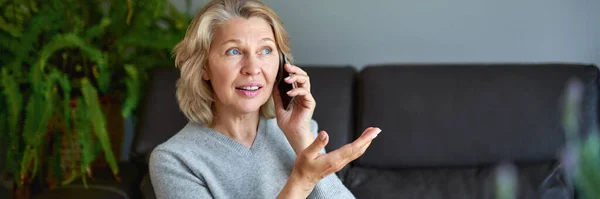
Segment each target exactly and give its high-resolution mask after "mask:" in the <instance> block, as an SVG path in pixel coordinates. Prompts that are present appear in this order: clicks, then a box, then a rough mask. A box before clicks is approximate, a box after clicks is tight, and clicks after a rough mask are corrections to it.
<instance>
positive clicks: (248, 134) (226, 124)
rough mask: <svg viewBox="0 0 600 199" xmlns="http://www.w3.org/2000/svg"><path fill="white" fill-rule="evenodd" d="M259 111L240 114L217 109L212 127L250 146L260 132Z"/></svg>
mask: <svg viewBox="0 0 600 199" xmlns="http://www.w3.org/2000/svg"><path fill="white" fill-rule="evenodd" d="M259 120H260V114H259V112H255V113H248V114H239V113H233V112H232V111H218V110H215V118H214V122H213V125H212V128H213V129H215V130H216V131H217V132H219V133H222V134H223V135H225V136H227V137H230V138H231V139H233V140H235V141H237V142H239V143H241V144H243V145H244V146H246V147H248V148H250V147H251V146H252V144H253V143H254V139H255V138H256V132H258V121H259Z"/></svg>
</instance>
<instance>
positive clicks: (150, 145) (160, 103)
mask: <svg viewBox="0 0 600 199" xmlns="http://www.w3.org/2000/svg"><path fill="white" fill-rule="evenodd" d="M178 79H179V70H177V69H176V68H175V67H166V68H156V69H154V70H152V71H151V72H150V75H149V81H148V83H147V85H146V86H145V87H146V89H145V92H144V97H143V98H142V100H141V102H140V107H139V109H140V113H139V119H138V122H137V125H136V136H135V138H134V140H133V147H132V154H131V158H132V159H134V160H135V161H143V163H147V162H145V161H146V158H147V156H148V155H149V153H150V152H152V150H153V149H154V147H156V146H157V145H158V144H160V143H163V142H165V141H167V139H169V138H170V137H171V136H173V135H175V134H176V133H177V132H179V130H181V128H183V127H184V126H185V124H187V122H188V120H187V118H186V117H185V115H184V114H183V112H181V111H180V109H179V104H178V103H177V97H176V95H175V91H176V87H175V85H176V83H177V80H178Z"/></svg>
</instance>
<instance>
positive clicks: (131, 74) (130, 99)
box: [122, 64, 142, 118]
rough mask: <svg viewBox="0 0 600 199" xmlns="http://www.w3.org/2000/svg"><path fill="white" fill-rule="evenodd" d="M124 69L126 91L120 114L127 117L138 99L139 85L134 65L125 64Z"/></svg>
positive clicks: (137, 73)
mask: <svg viewBox="0 0 600 199" xmlns="http://www.w3.org/2000/svg"><path fill="white" fill-rule="evenodd" d="M125 71H126V72H127V78H126V79H125V84H126V85H127V92H126V95H127V96H126V97H125V103H123V111H122V115H123V117H124V118H126V117H129V115H130V114H131V112H132V111H133V109H134V108H135V105H136V104H137V103H138V101H139V100H140V95H141V92H142V91H141V85H140V76H139V72H138V70H137V69H136V68H135V66H133V65H130V64H127V65H125Z"/></svg>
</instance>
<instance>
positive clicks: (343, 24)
mask: <svg viewBox="0 0 600 199" xmlns="http://www.w3.org/2000/svg"><path fill="white" fill-rule="evenodd" d="M172 2H173V3H174V4H175V5H176V6H177V7H178V8H180V9H182V10H184V9H185V0H172ZM205 2H207V0H204V1H198V0H196V1H194V2H193V6H192V7H191V8H192V13H193V14H196V12H197V11H198V9H199V8H200V7H201V6H202V5H204V3H205ZM265 2H266V3H267V4H269V5H270V6H271V7H272V8H273V9H274V10H275V12H277V14H278V15H279V16H280V17H281V18H282V19H283V21H284V26H285V27H286V29H287V30H288V32H289V33H290V36H291V44H292V50H293V54H294V56H295V58H296V63H297V64H336V65H343V64H350V65H353V66H355V67H357V68H362V67H363V66H365V65H368V64H377V63H415V62H419V63H432V62H579V63H594V64H596V65H599V66H600V0H362V1H359V0H265Z"/></svg>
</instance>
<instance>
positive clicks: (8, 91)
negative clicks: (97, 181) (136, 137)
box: [0, 0, 190, 198]
mask: <svg viewBox="0 0 600 199" xmlns="http://www.w3.org/2000/svg"><path fill="white" fill-rule="evenodd" d="M188 4H189V1H188ZM0 10H1V13H2V14H0V41H2V42H0V163H1V165H0V179H10V181H12V183H9V184H13V185H14V187H13V190H14V196H15V197H19V198H27V197H28V194H29V193H30V192H31V190H29V188H30V185H31V184H32V183H39V184H42V185H43V187H46V188H54V187H58V186H62V185H66V184H69V183H70V182H72V181H73V180H74V179H82V181H83V183H84V184H86V178H87V177H86V176H88V177H89V176H91V174H92V172H91V171H92V170H93V166H92V165H94V164H95V163H97V162H105V163H106V164H107V165H108V166H109V167H110V169H111V170H112V172H113V174H114V176H115V178H116V179H117V180H118V174H119V168H118V166H117V158H116V157H115V155H114V153H115V150H114V149H113V148H114V146H115V145H118V144H120V143H111V139H112V138H113V137H114V136H113V137H111V136H110V135H111V130H109V129H111V125H110V124H107V123H110V122H107V121H108V120H107V119H110V118H115V117H114V116H109V117H107V113H108V112H111V111H110V110H109V109H110V108H108V109H107V107H116V110H118V112H119V114H118V117H119V118H120V120H121V121H122V119H123V117H128V116H129V115H131V114H132V113H134V112H135V109H136V107H137V103H138V101H139V99H140V96H141V91H142V84H141V82H143V81H144V79H145V78H146V72H147V71H149V70H150V69H151V68H152V67H157V66H172V63H173V62H172V60H171V53H170V52H171V49H172V47H173V46H174V45H175V44H176V43H177V42H178V41H179V40H181V38H183V35H184V34H185V28H186V24H188V22H189V20H190V19H189V18H188V16H189V15H185V14H182V13H180V12H179V11H178V10H177V9H176V8H175V7H174V6H173V5H172V4H171V3H170V2H169V1H168V0H155V1H132V0H124V1H110V0H95V1H69V0H48V1H36V0H22V1H7V0H0ZM112 112H113V113H114V112H115V111H114V109H113V111H112ZM121 131H122V130H121ZM99 157H102V158H99ZM34 179H37V180H34Z"/></svg>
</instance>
